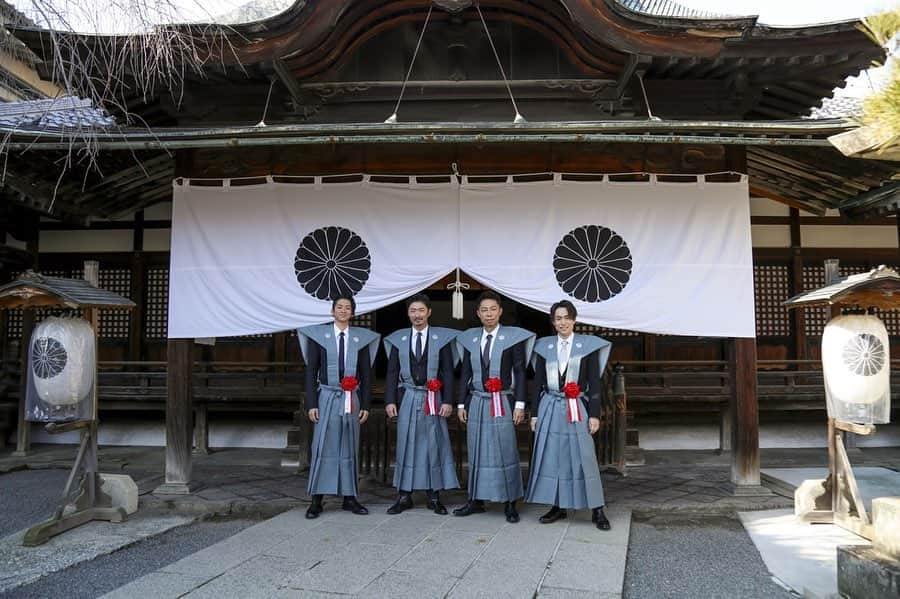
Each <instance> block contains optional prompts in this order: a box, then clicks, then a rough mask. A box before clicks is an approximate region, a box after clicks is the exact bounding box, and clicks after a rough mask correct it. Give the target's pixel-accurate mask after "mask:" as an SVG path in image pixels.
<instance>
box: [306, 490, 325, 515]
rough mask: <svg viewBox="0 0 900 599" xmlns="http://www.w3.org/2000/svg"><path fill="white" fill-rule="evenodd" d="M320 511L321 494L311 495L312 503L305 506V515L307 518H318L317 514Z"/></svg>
mask: <svg viewBox="0 0 900 599" xmlns="http://www.w3.org/2000/svg"><path fill="white" fill-rule="evenodd" d="M321 513H322V496H321V495H313V496H312V503H310V504H309V507H308V508H306V517H307V519H309V520H312V519H313V518H318V517H319V514H321Z"/></svg>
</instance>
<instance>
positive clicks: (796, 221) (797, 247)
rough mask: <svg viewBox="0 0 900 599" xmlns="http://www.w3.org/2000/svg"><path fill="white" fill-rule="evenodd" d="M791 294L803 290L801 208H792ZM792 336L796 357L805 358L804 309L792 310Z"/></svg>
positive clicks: (806, 349)
mask: <svg viewBox="0 0 900 599" xmlns="http://www.w3.org/2000/svg"><path fill="white" fill-rule="evenodd" d="M790 220H791V269H790V277H791V279H790V285H791V295H797V294H799V293H802V292H803V248H802V245H803V244H802V238H801V236H800V223H801V220H800V210H798V209H797V208H791V216H790ZM785 299H787V298H785ZM790 319H791V321H790V322H791V336H792V337H793V338H794V357H795V359H797V360H805V359H806V358H807V355H808V348H807V345H806V313H805V311H803V310H792V311H791V314H790Z"/></svg>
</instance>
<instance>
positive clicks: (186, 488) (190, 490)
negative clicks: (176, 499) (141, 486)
mask: <svg viewBox="0 0 900 599" xmlns="http://www.w3.org/2000/svg"><path fill="white" fill-rule="evenodd" d="M202 488H203V485H202V484H201V483H198V482H189V483H163V484H161V485H159V486H158V487H156V488H155V489H153V494H154V495H192V494H194V493H196V492H197V491H199V490H200V489H202Z"/></svg>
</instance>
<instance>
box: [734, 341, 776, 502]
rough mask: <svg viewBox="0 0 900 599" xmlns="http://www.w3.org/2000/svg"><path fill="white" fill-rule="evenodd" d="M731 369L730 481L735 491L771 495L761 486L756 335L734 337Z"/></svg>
mask: <svg viewBox="0 0 900 599" xmlns="http://www.w3.org/2000/svg"><path fill="white" fill-rule="evenodd" d="M728 363H729V367H730V372H731V383H732V386H731V400H730V410H731V414H732V425H731V447H732V451H731V484H732V490H733V492H734V494H735V495H760V494H764V495H769V494H771V492H769V491H768V489H765V488H764V487H761V486H760V477H759V406H758V404H757V400H756V339H753V338H737V339H732V340H731V343H730V347H729V352H728Z"/></svg>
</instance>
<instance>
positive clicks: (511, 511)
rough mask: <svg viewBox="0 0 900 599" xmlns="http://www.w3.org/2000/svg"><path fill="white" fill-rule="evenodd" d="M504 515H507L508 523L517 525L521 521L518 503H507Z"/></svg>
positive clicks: (504, 507)
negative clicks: (517, 508) (517, 509)
mask: <svg viewBox="0 0 900 599" xmlns="http://www.w3.org/2000/svg"><path fill="white" fill-rule="evenodd" d="M503 513H504V514H506V521H507V522H509V523H510V524H515V523H516V522H518V521H519V512H517V511H516V502H515V501H507V502H506V504H505V505H504V506H503Z"/></svg>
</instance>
